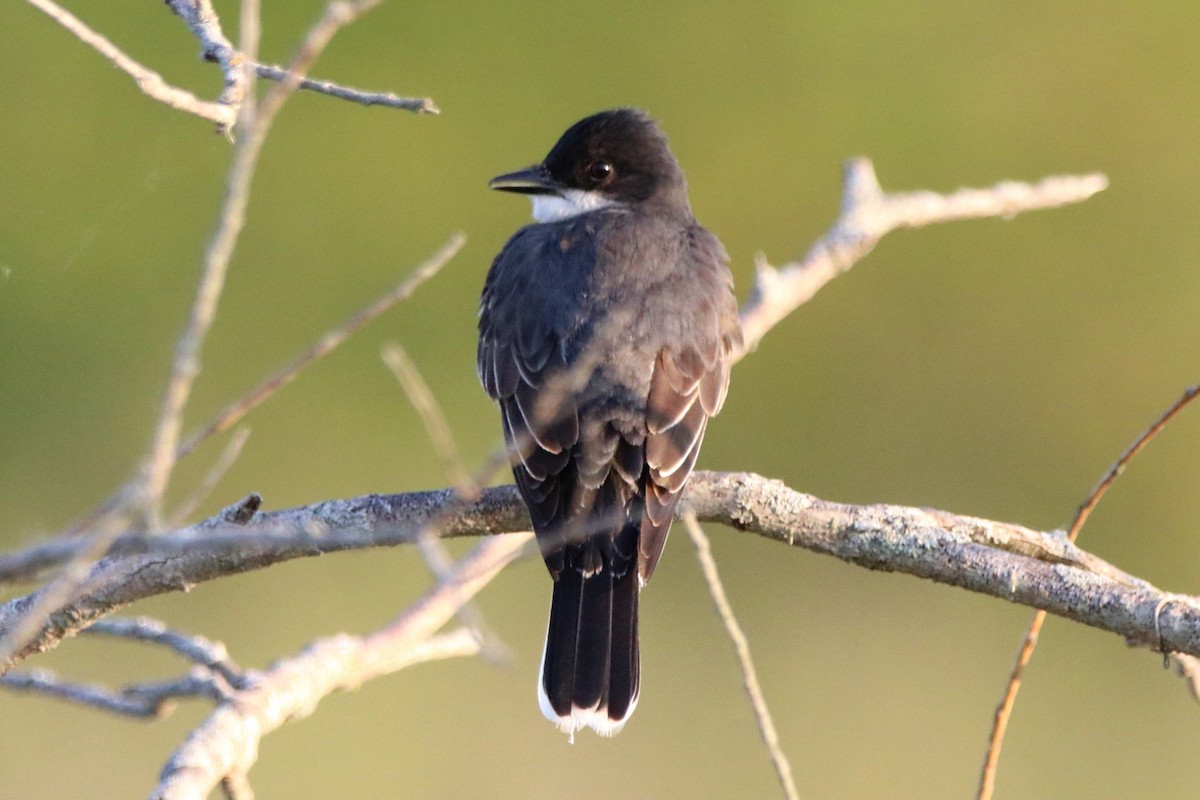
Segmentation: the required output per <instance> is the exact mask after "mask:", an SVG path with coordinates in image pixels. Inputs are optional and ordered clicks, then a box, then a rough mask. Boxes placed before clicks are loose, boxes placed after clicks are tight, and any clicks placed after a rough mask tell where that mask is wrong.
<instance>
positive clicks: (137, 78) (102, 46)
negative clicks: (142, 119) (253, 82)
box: [29, 0, 240, 131]
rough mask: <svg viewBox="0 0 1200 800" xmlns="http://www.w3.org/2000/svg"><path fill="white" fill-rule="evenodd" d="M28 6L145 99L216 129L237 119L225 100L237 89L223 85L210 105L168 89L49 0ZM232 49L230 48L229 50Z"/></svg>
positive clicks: (160, 78) (153, 74)
mask: <svg viewBox="0 0 1200 800" xmlns="http://www.w3.org/2000/svg"><path fill="white" fill-rule="evenodd" d="M29 4H30V5H32V6H33V7H34V8H37V9H38V10H40V11H42V12H44V13H46V14H47V15H49V16H50V18H51V19H53V20H54V21H55V22H57V23H58V24H59V25H62V26H63V27H64V28H66V29H67V30H68V31H70V32H71V33H73V34H75V36H76V37H78V39H79V40H80V41H82V42H83V43H84V44H86V45H88V46H90V47H92V48H93V49H94V50H96V52H98V53H99V54H100V55H102V56H104V57H105V58H107V59H108V60H109V61H111V62H112V63H113V64H114V65H115V66H116V67H117V68H118V69H120V70H121V71H122V72H124V73H125V74H126V75H128V76H129V77H131V78H133V80H134V83H136V84H137V87H138V89H140V90H141V91H142V92H143V93H144V94H146V95H147V96H149V97H151V98H153V99H155V100H157V101H159V102H160V103H164V104H166V105H167V106H170V107H171V108H173V109H175V110H177V111H183V112H186V113H188V114H195V115H196V116H198V117H200V118H202V119H206V120H209V121H210V122H215V123H216V124H217V128H218V130H221V131H224V130H228V129H229V128H230V127H231V126H232V125H233V121H234V119H235V118H236V116H237V108H236V106H235V105H232V104H230V103H229V102H228V101H227V99H226V97H227V95H228V96H232V95H234V94H236V92H237V91H238V89H239V88H240V87H233V86H227V88H226V93H225V94H223V95H222V100H219V101H217V102H215V103H214V102H211V101H208V100H201V99H200V98H199V97H196V95H194V94H192V93H191V92H189V91H187V90H185V89H180V88H178V87H176V86H172V85H170V84H169V83H167V81H166V80H164V79H163V76H162V75H159V74H158V73H157V72H155V71H154V70H152V69H150V68H148V67H145V66H142V65H141V64H140V63H138V62H137V61H135V60H133V59H132V58H130V57H129V56H127V55H125V53H124V52H123V51H122V50H121V49H120V48H119V47H117V46H116V45H115V44H113V43H112V42H111V41H109V40H108V38H106V37H105V36H103V35H102V34H99V33H97V32H96V31H94V30H92V29H91V28H89V27H88V26H87V25H86V24H85V23H84V22H83V21H81V20H80V19H79V18H78V17H76V16H75V15H74V14H72V13H71V12H69V11H67V10H66V9H64V8H62V7H61V6H59V5H58V4H57V3H55V2H53V0H29ZM168 4H169V5H172V7H174V6H176V5H191V4H185V3H181V2H173V3H172V2H168ZM230 50H232V48H230Z"/></svg>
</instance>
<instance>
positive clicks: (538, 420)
mask: <svg viewBox="0 0 1200 800" xmlns="http://www.w3.org/2000/svg"><path fill="white" fill-rule="evenodd" d="M488 185H489V187H490V188H491V189H495V190H499V191H504V192H515V193H517V194H524V195H527V196H528V197H529V199H530V200H531V201H532V204H533V218H534V220H535V221H534V222H533V223H532V224H529V225H526V226H525V227H522V228H521V229H519V230H518V231H517V232H516V233H515V234H514V235H513V236H512V238H511V239H509V240H508V242H507V244H505V245H504V247H503V248H502V249H501V251H500V253H499V255H497V256H496V258H495V260H494V261H493V262H492V265H491V268H490V269H489V271H488V274H487V278H486V279H485V282H484V288H483V292H482V296H481V298H480V304H479V341H478V349H477V368H478V372H479V379H480V381H481V383H482V384H483V388H484V390H485V391H486V393H487V394H488V395H489V396H490V397H491V398H492V399H493V400H495V401H497V402H498V404H499V406H500V415H501V421H502V427H503V433H504V439H505V442H506V445H507V448H508V453H509V460H510V463H511V466H512V472H513V477H514V479H515V482H516V485H517V488H518V490H519V493H520V495H521V497H522V499H523V500H524V502H525V504H526V505H527V506H528V509H529V515H530V519H531V521H532V523H533V529H534V533H535V535H536V539H537V542H538V546H539V549H540V551H541V555H542V558H543V559H544V561H545V564H546V567H547V568H548V570H549V572H550V575H551V577H552V578H553V594H552V599H551V604H550V619H549V624H548V626H547V632H546V643H545V647H544V649H543V651H542V663H541V669H540V678H539V681H538V701H539V706H540V708H541V711H542V713H543V714H544V715H545V716H546V717H547V718H548V719H549V720H550V721H551V722H553V723H555V725H556V726H557V727H558V728H559V729H560V730H562V731H563V732H565V733H567V734H568V735H569V736H570V739H571V741H574V734H575V731H576V730H578V729H581V728H591V729H592V730H593V731H595V732H596V733H598V734H600V735H602V736H613V735H615V734H616V733H618V732H619V731H620V730H621V728H622V727H623V726H624V725H625V722H626V721H627V720H628V718H629V715H630V714H632V713H633V710H634V708H635V707H636V706H637V702H638V696H639V688H640V673H641V665H640V655H639V639H638V631H637V625H638V600H639V593H640V591H641V588H642V587H643V586H644V585H645V584H646V582H647V581H648V580H649V579H650V577H651V575H652V574H653V573H654V569H655V567H656V565H657V564H658V561H659V556H660V555H661V554H662V550H663V546H664V544H665V543H666V539H667V533H668V531H669V529H670V527H671V520H672V517H673V515H674V511H675V508H676V506H677V505H678V503H679V500H680V497H681V495H682V493H683V489H684V486H685V484H686V483H687V480H688V476H689V475H690V474H691V471H692V468H693V465H694V464H695V463H696V457H697V454H698V453H699V451H700V444H701V440H702V439H703V438H704V432H705V428H706V426H707V424H708V420H709V418H710V417H712V416H714V415H715V414H716V413H717V412H718V411H719V410H720V409H721V406H722V404H723V403H724V401H725V396H726V392H727V390H728V386H729V371H730V367H731V365H732V362H733V359H734V357H735V354H736V353H737V352H738V351H739V349H740V348H741V347H742V334H741V328H740V326H739V323H738V313H737V304H736V300H735V298H734V294H733V277H732V274H731V273H730V271H729V266H728V264H729V257H728V255H727V254H726V252H725V248H724V247H723V246H722V244H721V242H720V241H719V240H718V239H717V238H716V236H714V235H713V234H712V233H710V232H709V231H708V230H707V229H705V228H704V227H702V226H701V225H700V224H699V223H698V222H697V221H696V219H695V217H694V216H693V214H692V210H691V205H690V203H689V201H688V191H687V182H686V180H685V179H684V174H683V171H682V169H681V168H680V166H679V163H678V162H677V161H676V159H675V157H674V155H673V154H672V153H671V150H670V147H669V145H668V142H667V138H666V136H665V135H664V134H663V132H662V131H661V129H660V128H659V126H658V125H657V124H656V123H655V122H654V121H653V120H652V119H651V118H650V117H649V116H648V115H647V114H646V113H645V112H643V111H640V110H636V109H630V108H617V109H613V110H608V111H603V112H600V113H598V114H594V115H592V116H589V117H586V118H585V119H582V120H580V121H579V122H577V123H575V124H574V125H572V126H571V127H570V128H568V129H567V131H566V132H565V133H564V134H562V136H561V138H559V140H558V142H557V143H556V144H555V145H554V147H553V148H552V149H551V150H550V152H549V154H548V155H547V156H546V157H545V159H544V160H543V161H542V162H541V163H539V164H536V165H534V166H531V167H528V168H525V169H521V170H518V171H516V172H509V173H506V174H503V175H500V176H498V177H496V178H493V179H492V180H491V181H490V182H489V184H488Z"/></svg>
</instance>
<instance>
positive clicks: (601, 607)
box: [541, 559, 640, 735]
mask: <svg viewBox="0 0 1200 800" xmlns="http://www.w3.org/2000/svg"><path fill="white" fill-rule="evenodd" d="M638 588H639V587H638V579H637V567H636V566H635V565H632V564H631V565H630V566H629V567H628V568H627V569H625V570H624V571H623V572H622V574H621V575H620V576H614V572H613V569H612V565H611V563H609V562H608V560H607V559H606V560H605V563H604V566H603V568H602V569H601V570H600V571H599V572H597V573H595V574H593V575H591V576H589V577H584V576H583V574H582V573H581V572H580V571H579V570H578V569H574V568H572V566H570V565H568V566H567V568H566V569H564V570H563V571H562V572H561V573H559V575H558V578H557V580H555V582H554V596H553V599H552V600H551V603H550V624H549V628H548V630H547V632H546V649H545V652H544V654H543V657H542V675H541V689H542V692H541V693H542V695H543V697H542V711H543V713H545V714H546V716H547V717H550V718H551V720H552V721H554V722H557V723H558V724H559V727H560V728H562V729H563V730H565V731H567V732H573V731H574V730H575V729H576V728H578V727H583V726H587V727H591V728H593V729H595V730H596V731H597V732H599V733H602V734H608V735H611V734H614V733H616V732H617V731H618V730H620V728H621V726H622V724H623V723H624V721H625V719H626V718H627V717H628V716H629V714H630V713H631V712H632V711H633V708H634V706H635V705H636V704H637V696H638V681H639V674H640V667H639V664H638V633H637V618H638Z"/></svg>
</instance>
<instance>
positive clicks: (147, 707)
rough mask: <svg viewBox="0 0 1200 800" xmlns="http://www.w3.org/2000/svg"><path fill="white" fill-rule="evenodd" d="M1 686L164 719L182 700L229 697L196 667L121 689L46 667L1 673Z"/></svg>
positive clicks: (144, 716)
mask: <svg viewBox="0 0 1200 800" xmlns="http://www.w3.org/2000/svg"><path fill="white" fill-rule="evenodd" d="M0 686H3V687H5V688H7V689H10V690H12V691H16V692H29V693H31V694H40V695H44V696H47V697H54V698H57V699H59V700H66V701H67V702H69V703H76V704H78V705H84V706H91V707H92V708H96V709H99V710H100V711H107V712H109V713H112V714H120V715H121V716H126V717H137V718H139V719H161V718H162V717H164V716H166V715H167V714H169V713H170V712H171V710H172V708H174V702H175V701H176V700H180V699H188V698H204V699H208V700H213V701H215V702H220V701H222V700H224V699H226V698H227V693H226V690H225V688H224V687H222V686H220V685H218V683H217V682H216V680H215V679H214V676H213V675H212V674H211V673H207V672H206V671H205V670H203V669H193V670H192V671H191V672H189V673H188V675H187V676H185V677H183V678H176V679H173V680H168V681H160V682H155V683H140V684H133V685H131V686H126V687H125V688H123V689H120V690H118V691H113V690H112V689H109V688H107V687H105V686H99V685H96V684H89V683H73V682H71V681H68V680H64V679H63V678H60V677H59V676H58V675H56V674H55V673H54V672H51V671H50V670H46V669H37V670H32V671H30V672H10V673H9V674H7V675H0Z"/></svg>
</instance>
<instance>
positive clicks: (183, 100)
mask: <svg viewBox="0 0 1200 800" xmlns="http://www.w3.org/2000/svg"><path fill="white" fill-rule="evenodd" d="M28 2H29V4H30V5H32V6H33V7H34V8H36V9H38V10H39V11H42V12H43V13H45V14H46V15H47V16H49V17H50V18H51V19H53V20H54V21H55V22H57V23H58V24H59V25H61V26H62V27H63V28H65V29H66V30H68V31H70V32H71V33H73V34H74V35H75V36H76V38H78V39H79V40H80V41H81V42H83V43H84V44H86V45H88V46H89V47H91V48H93V49H94V50H95V51H96V52H98V53H99V54H100V55H102V56H103V57H104V58H106V59H108V60H109V61H111V62H112V63H113V64H114V65H115V66H116V67H117V68H118V69H120V70H121V71H122V72H124V73H125V74H126V75H128V76H129V77H131V78H133V81H134V83H136V84H137V87H138V89H140V90H141V91H142V93H143V94H145V95H146V96H147V97H150V98H152V99H154V100H157V101H159V102H160V103H163V104H164V105H167V106H169V107H171V108H173V109H175V110H176V111H183V112H185V113H187V114H192V115H195V116H197V117H200V118H201V119H206V120H209V121H210V122H213V123H216V126H217V132H218V133H228V132H230V131H231V130H232V129H233V126H234V123H235V122H236V121H237V117H238V114H239V113H240V111H241V107H242V104H243V103H244V102H246V101H247V99H248V98H249V89H250V87H249V82H248V80H247V78H246V70H245V68H244V65H245V64H246V63H247V60H249V62H250V63H251V65H252V66H253V70H254V73H255V74H257V75H258V77H260V78H266V79H268V80H272V81H283V80H285V79H286V78H287V76H288V70H287V68H286V67H281V66H277V65H275V64H262V63H259V62H258V61H256V60H255V59H254V57H253V55H252V54H250V53H248V52H247V50H246V48H245V47H243V48H242V49H241V50H239V49H238V48H236V47H234V46H233V43H232V42H230V41H229V39H228V37H226V36H225V32H224V31H223V30H222V29H221V20H220V17H218V16H217V12H216V10H215V9H214V8H213V6H212V2H211V0H166V3H167V6H168V7H169V8H170V9H171V10H172V11H173V12H175V14H176V15H177V16H178V17H179V18H180V19H182V20H183V21H184V24H185V25H187V27H188V30H189V31H191V33H192V35H193V36H195V37H196V40H197V41H199V42H200V57H201V58H202V59H204V60H205V61H211V62H213V63H215V64H217V65H218V66H219V67H220V70H221V78H222V81H223V86H222V89H221V94H220V96H218V97H217V99H216V100H215V101H214V100H202V99H200V98H199V97H197V96H196V95H194V94H192V93H191V92H189V91H187V90H186V89H180V88H179V87H177V86H172V85H171V84H170V83H168V82H167V81H166V79H164V78H163V76H162V75H160V74H159V73H157V72H155V71H154V70H152V69H150V68H149V67H147V66H144V65H143V64H141V63H139V62H138V61H136V60H134V59H133V58H130V57H129V56H128V55H126V54H125V52H124V51H123V50H121V48H119V47H117V46H116V45H115V44H113V43H112V41H110V40H109V39H108V38H107V37H106V36H104V35H103V34H101V33H98V32H96V31H95V30H93V29H92V28H90V27H89V26H88V25H87V24H86V23H85V22H83V21H82V20H81V19H79V18H78V17H76V16H75V15H74V14H72V13H71V12H70V11H67V10H66V9H65V8H63V7H62V6H60V5H58V4H57V3H55V2H54V0H28ZM339 5H341V6H349V5H351V4H348V3H340V4H339ZM251 18H253V19H254V20H255V21H257V13H255V14H252V15H251ZM246 19H247V17H245V16H243V18H242V22H243V23H245V22H246ZM245 27H246V26H245V25H244V24H243V29H244V28H245ZM296 88H298V89H303V90H306V91H312V92H318V93H320V94H325V95H329V96H330V97H336V98H338V99H341V100H348V101H350V102H352V103H358V104H360V105H364V106H383V107H386V108H397V109H402V110H406V111H415V112H417V113H420V114H438V113H441V110H440V109H439V108H438V107H437V105H436V104H435V103H434V102H433V100H432V99H430V98H428V97H401V96H399V95H397V94H393V93H392V92H370V91H365V90H362V89H355V88H354V87H351V86H342V85H340V84H337V83H333V82H332V81H324V80H315V79H312V78H302V79H300V80H298V82H297V84H296Z"/></svg>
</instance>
